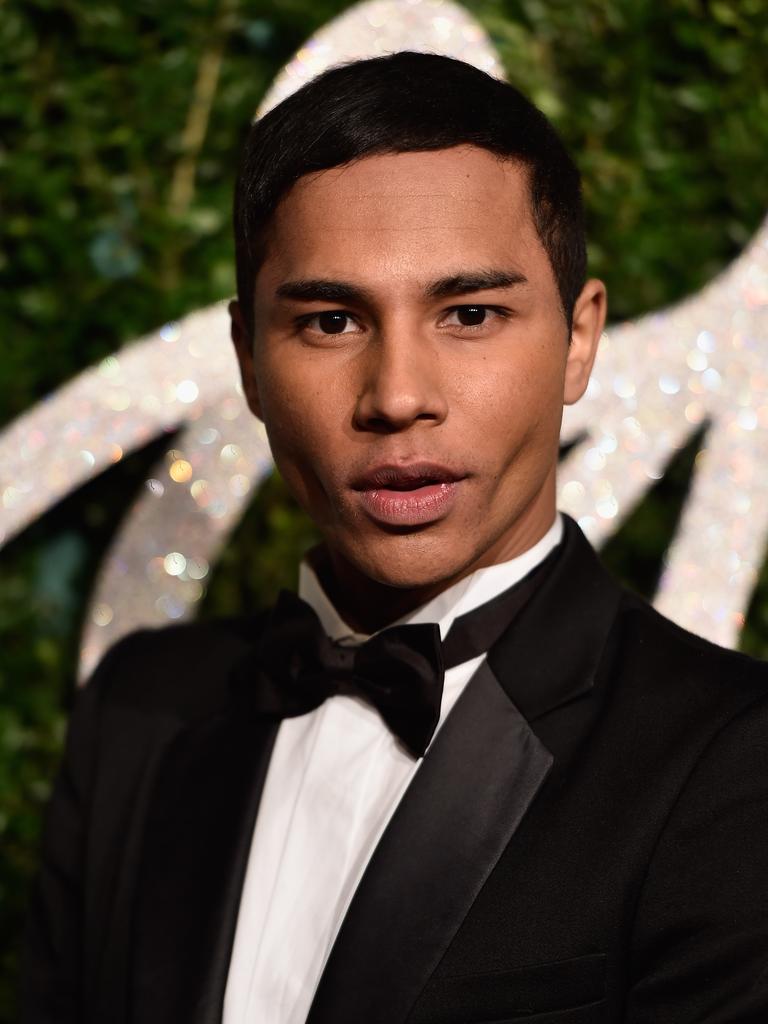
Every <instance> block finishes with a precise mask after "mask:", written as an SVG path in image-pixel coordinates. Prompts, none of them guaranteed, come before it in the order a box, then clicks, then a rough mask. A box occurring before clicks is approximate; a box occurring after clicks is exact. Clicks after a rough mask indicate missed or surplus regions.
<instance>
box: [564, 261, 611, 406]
mask: <svg viewBox="0 0 768 1024" xmlns="http://www.w3.org/2000/svg"><path fill="white" fill-rule="evenodd" d="M606 312H607V296H606V291H605V285H604V284H603V282H602V281H598V280H597V279H595V278H591V279H590V280H589V281H587V283H586V284H585V285H584V287H583V288H582V290H581V293H580V295H579V297H578V299H577V300H576V304H575V306H574V308H573V327H572V329H571V341H570V345H569V348H568V358H567V361H566V365H565V383H564V388H563V403H564V404H565V405H573V404H574V403H575V402H578V400H579V399H580V398H581V396H582V395H583V394H584V392H585V391H586V389H587V384H588V383H589V375H590V374H591V372H592V366H593V364H594V361H595V356H596V355H597V346H598V344H599V342H600V336H601V335H602V333H603V328H604V327H605V317H606Z"/></svg>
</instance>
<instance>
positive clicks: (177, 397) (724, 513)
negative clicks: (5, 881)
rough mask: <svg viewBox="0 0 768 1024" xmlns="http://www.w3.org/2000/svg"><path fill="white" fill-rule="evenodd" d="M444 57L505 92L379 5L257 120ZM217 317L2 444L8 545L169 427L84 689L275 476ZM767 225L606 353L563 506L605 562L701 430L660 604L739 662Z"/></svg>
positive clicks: (115, 553) (445, 23)
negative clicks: (317, 87) (321, 89)
mask: <svg viewBox="0 0 768 1024" xmlns="http://www.w3.org/2000/svg"><path fill="white" fill-rule="evenodd" d="M404 47H407V48H408V49H421V50H430V51H435V52H441V53H446V54H450V55H452V56H456V57H459V58H461V59H463V60H467V61H469V62H471V63H473V64H475V65H477V66H478V67H481V68H483V69H484V70H486V71H489V72H490V73H491V74H495V75H498V76H499V77H501V75H502V69H501V66H500V64H499V61H498V58H497V56H496V55H495V53H494V51H493V48H492V46H491V44H490V42H489V40H488V39H487V37H486V36H485V34H484V32H483V30H482V29H481V28H480V27H479V25H477V24H476V23H475V22H474V21H473V20H472V19H471V18H470V17H469V15H468V14H467V13H466V12H465V11H464V10H463V9H462V8H461V7H459V6H457V5H455V4H452V3H448V2H447V0H374V2H369V3H363V4H358V5H356V6H355V7H352V8H351V9H349V10H348V11H346V12H345V13H344V14H343V15H342V16H340V17H339V18H336V19H335V20H334V21H332V22H330V23H329V24H328V25H327V26H325V27H324V28H323V29H321V30H320V31H319V32H318V33H317V34H316V35H315V36H314V37H313V38H312V39H310V40H309V42H308V43H307V44H306V45H305V46H303V47H302V48H301V49H300V50H299V51H298V53H297V54H296V55H295V57H294V58H293V60H291V62H290V63H289V64H288V65H287V66H286V67H285V69H284V70H283V71H282V73H281V74H280V75H279V76H278V78H277V79H276V81H275V82H274V84H273V86H272V89H271V90H270V92H269V94H268V95H267V97H266V99H265V100H264V103H263V104H262V106H261V108H260V110H259V114H261V113H263V112H264V111H266V110H267V109H269V108H270V107H271V106H274V105H275V104H276V103H278V102H279V101H280V100H281V99H283V98H284V97H285V96H287V95H288V94H289V93H291V92H292V91H293V90H295V89H296V88H298V87H299V86H300V85H302V84H303V83H304V82H306V81H307V80H309V79H310V78H312V77H313V76H314V75H316V74H318V73H319V72H320V71H322V70H324V69H325V68H326V67H329V66H330V65H333V64H335V63H338V62H340V61H342V60H346V59H352V58H355V57H364V56H375V55H377V54H382V53H387V52H391V51H393V50H398V49H402V48H404ZM227 334H228V325H227V318H226V311H225V306H224V304H221V305H217V306H214V307H212V308H210V309H206V310H202V311H199V312H196V313H192V314H190V315H189V316H187V317H185V318H184V319H183V320H182V321H179V322H178V323H172V324H166V325H165V326H163V327H161V328H160V330H159V331H157V332H156V333H155V334H152V335H150V336H148V337H146V338H143V339H141V340H139V341H136V342H134V343H133V344H132V345H129V346H127V347H126V348H125V349H123V350H121V351H120V353H119V354H117V355H115V356H111V357H109V358H108V359H106V360H104V361H103V362H102V363H101V364H100V365H98V366H96V367H93V368H91V369H89V370H87V371H86V372H84V373H83V374H81V375H80V376H79V377H77V378H76V379H75V380H74V381H72V382H71V383H69V384H68V385H66V386H65V387H63V388H61V389H60V390H59V391H58V392H57V393H56V394H55V395H53V396H52V397H51V398H49V399H47V400H46V401H44V402H43V403H41V404H40V405H39V406H37V407H36V408H34V409H33V410H31V411H30V412H29V413H28V414H26V415H25V416H23V417H21V418H20V419H19V420H17V421H16V422H15V423H14V424H12V425H11V426H10V427H9V428H8V429H7V430H6V431H5V432H4V433H3V434H2V435H0V460H1V465H2V478H1V479H0V500H1V505H2V516H3V518H2V522H1V523H0V544H2V543H4V542H5V541H7V540H8V539H10V538H11V537H12V536H14V535H15V534H16V533H17V532H18V531H19V530H21V529H23V527H24V526H26V525H27V524H28V523H30V522H31V521H33V520H34V519H35V518H36V517H38V516H40V515H41V514H43V513H44V512H45V511H46V509H48V508H49V507H50V506H52V505H53V504H54V503H55V502H56V501H58V500H59V499H60V498H61V497H62V496H64V495H65V494H67V493H68V492H69V491H71V490H72V489H74V488H75V487H77V486H79V485H80V484H81V483H83V482H84V481H85V480H87V479H89V478H90V477H92V476H94V475H96V474H98V473H100V472H101V471H102V470H103V469H104V468H105V467H107V466H108V465H109V464H110V463H112V462H115V461H118V460H119V459H121V458H122V457H123V456H124V455H125V454H127V453H128V452H130V451H132V450H134V449H136V448H138V447H141V446H142V445H144V444H146V443H147V442H148V441H149V440H151V439H152V438H153V437H156V436H158V435H159V434H161V433H162V432H163V431H171V430H174V429H176V428H179V427H181V430H180V432H179V433H178V434H177V436H176V439H175V440H174V445H175V447H174V448H173V449H172V450H169V451H168V452H167V454H166V456H165V458H164V459H163V460H162V461H161V463H160V464H158V465H157V466H155V467H154V469H153V471H152V475H151V477H150V479H148V480H147V481H146V485H145V488H144V489H143V491H142V493H141V495H140V496H139V498H138V499H137V500H136V502H135V503H134V505H133V507H132V509H131V510H130V512H129V514H128V515H127V516H126V517H125V519H124V521H123V523H122V525H121V527H120V530H119V531H118V534H117V536H116V537H115V539H114V541H113V543H112V546H111V549H110V551H109V553H108V555H107V558H106V559H105V562H104V565H103V566H102V569H101V572H100V575H99V578H98V580H97V584H96V587H95V592H94V597H93V600H92V603H91V607H90V609H89V614H88V617H87V624H86V627H85V629H84V634H83V643H82V657H81V674H82V675H85V674H87V673H88V672H89V671H90V669H91V668H92V667H93V665H94V664H95V662H96V661H97V660H98V658H99V657H100V655H101V654H102V652H103V651H104V649H105V648H106V647H107V646H108V645H109V644H111V643H112V642H114V641H115V640H116V639H117V638H118V637H120V636H122V635H124V634H125V633H126V632H129V631H130V630H132V629H135V628H136V627H137V626H142V625H158V624H163V623H167V622H168V621H169V620H174V619H182V618H185V617H188V616H190V615H192V614H193V613H194V609H195V605H196V602H198V601H199V599H200V597H201V596H202V594H203V589H204V586H205V579H206V576H207V575H208V572H209V568H210V564H211V562H212V561H213V560H214V559H215V557H216V555H217V553H218V551H219V549H220V547H221V545H222V544H223V543H224V541H225V540H226V537H227V535H228V534H229V532H230V531H231V529H232V528H233V526H234V524H235V523H236V522H237V520H238V518H239V516H240V514H241V513H242V511H243V508H244V506H245V504H246V503H247V502H248V501H249V499H250V497H251V495H252V493H253V491H254V488H256V487H257V486H258V484H259V482H260V481H261V480H262V479H263V477H264V476H265V474H267V473H268V472H269V471H270V468H271V465H272V462H271V458H270V454H269V448H268V445H267V442H266V438H265V435H264V432H263V429H262V428H261V426H260V425H259V424H258V423H257V422H256V421H255V420H254V419H253V417H252V416H251V415H250V413H249V412H248V410H247V408H246V406H245V403H244V400H243V397H242V393H241V391H240V389H239V386H238V385H237V383H236V381H237V370H236V365H235V360H234V356H233V355H232V354H231V352H230V347H229V345H228V342H227ZM767 338H768V224H766V225H764V226H763V228H762V229H761V230H760V231H759V232H758V234H757V236H756V237H755V239H754V240H753V242H752V244H751V245H750V246H749V247H748V249H747V250H746V251H745V252H744V254H743V255H742V256H741V257H740V259H738V260H737V261H736V262H735V263H734V264H733V265H732V266H731V267H730V268H729V269H728V270H727V271H726V272H725V273H724V274H723V275H722V276H721V277H719V278H718V279H717V280H715V281H714V282H713V283H712V284H711V285H709V286H708V287H707V288H706V289H704V290H703V291H702V292H701V293H700V294H698V295H696V296H694V297H693V298H691V299H689V300H687V301H686V302H683V303H681V304H679V305H678V306H676V307H673V308H672V309H670V310H667V311H663V312H660V313H655V314H653V315H651V316H647V317H644V318H642V319H640V320H638V321H637V322H634V323H628V324H622V325H620V326H618V327H615V328H613V329H612V330H611V331H610V337H609V336H605V337H604V338H603V341H602V345H601V351H600V354H599V356H598V361H597V365H596V369H595V372H594V375H593V379H592V382H591V384H590V388H589V391H588V393H587V396H586V397H585V399H584V400H583V401H582V402H581V403H579V405H577V406H575V407H573V408H571V409H568V410H567V411H566V416H565V420H564V424H563V440H564V441H572V440H574V439H576V438H579V437H580V436H581V435H584V440H582V441H580V443H579V444H577V445H575V447H574V448H573V449H572V451H571V452H570V453H569V456H568V458H567V459H566V461H565V462H564V464H563V466H562V467H561V474H560V496H559V500H560V507H561V508H563V509H565V510H566V511H568V512H570V513H571V514H572V515H574V516H575V517H576V518H577V519H578V520H579V522H580V523H581V525H582V527H583V528H584V530H585V531H586V533H587V535H588V536H589V537H590V538H591V540H592V541H593V542H594V543H595V544H596V545H598V546H599V545H600V544H601V543H602V542H603V541H604V540H605V539H606V538H607V537H608V536H609V535H610V534H611V533H612V532H613V531H614V530H615V529H616V528H617V527H618V525H619V524H620V523H621V522H622V520H623V519H624V517H625V516H626V515H627V513H628V512H629V511H630V510H631V509H632V507H633V506H634V505H635V504H636V503H637V501H639V500H640V498H642V496H643V494H644V492H645V491H646V490H647V489H648V487H649V486H651V484H652V483H653V482H654V481H655V480H657V479H659V478H660V477H661V476H662V475H663V473H664V468H665V465H666V464H667V463H668V461H669V460H670V458H671V457H672V456H673V455H674V453H675V452H676V451H677V450H678V449H679V448H680V447H681V446H682V445H683V444H684V443H685V442H686V440H687V439H688V437H689V436H690V434H691V432H692V431H694V430H695V429H698V428H699V427H700V426H701V425H702V424H707V425H708V429H707V434H706V440H705V447H704V448H703V450H702V451H701V453H700V454H699V456H698V458H697V462H696V471H695V476H694V481H693V487H692V490H691V493H690V495H689V498H688V502H687V505H686V508H685V510H684V513H683V516H682V521H681V524H680V527H679V530H678V533H677V536H676V537H675V539H674V541H673V544H672V546H671V548H670V550H669V552H668V553H667V557H666V568H665V571H664V573H663V576H662V580H661V584H660V588H659V592H658V595H657V599H656V604H657V605H658V606H659V607H660V608H661V610H662V611H663V612H664V613H665V614H667V615H669V616H670V617H671V618H673V619H675V620H676V621H678V622H680V623H681V624H682V625H685V626H687V627H688V628H690V629H692V630H694V631H695V632H697V633H699V634H701V635H703V636H707V637H709V638H710V639H713V640H715V641H717V642H719V643H722V644H725V645H733V644H735V643H736V641H737V639H738V634H739V630H740V628H741V626H742V625H743V621H744V610H745V608H746V607H747V604H748V601H749V597H750V594H751V591H752V589H753V586H754V583H755V579H756V576H757V572H758V569H759V567H760V565H761V562H762V558H763V556H764V551H765V545H766V531H767V530H768V473H765V472H763V473H762V474H761V466H763V467H764V466H766V465H768V350H767V349H766V339H767Z"/></svg>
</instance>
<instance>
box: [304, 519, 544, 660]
mask: <svg viewBox="0 0 768 1024" xmlns="http://www.w3.org/2000/svg"><path fill="white" fill-rule="evenodd" d="M562 536H563V520H562V517H561V516H560V513H557V514H556V515H555V521H554V522H553V524H552V526H551V527H550V528H549V530H547V532H546V533H545V534H544V536H543V537H542V538H541V540H539V541H537V543H536V544H534V545H533V547H531V548H528V550H527V551H524V552H523V553H522V554H521V555H518V556H517V557H516V558H511V559H509V561H507V562H499V563H498V564H496V565H489V566H486V567H485V568H484V569H477V570H476V571H475V572H473V573H471V574H470V575H469V576H466V577H465V578H464V579H462V580H459V582H458V583H454V584H453V586H451V587H448V588H447V590H444V591H443V592H442V593H441V594H438V595H437V596H436V597H433V598H432V599H431V600H430V601H427V602H426V604H423V605H422V606H421V607H420V608H416V609H414V611H412V612H409V613H408V614H407V615H404V616H403V617H402V618H401V619H398V620H397V622H393V623H390V625H393V626H394V625H398V626H399V625H407V624H410V623H421V622H436V623H437V624H438V625H439V627H440V636H441V637H442V638H443V639H445V637H446V635H447V633H448V630H449V629H450V628H451V626H452V624H453V620H454V619H455V618H457V617H458V616H459V615H464V614H465V613H466V612H469V611H472V609H473V608H477V607H478V606H479V605H481V604H485V602H486V601H490V600H491V599H492V598H494V597H496V595H497V594H501V593H502V592H503V591H504V590H508V589H509V588H510V587H512V586H514V585H515V583H518V582H519V581H520V580H521V579H523V577H524V576H527V575H528V573H529V572H531V570H532V569H535V568H536V566H537V565H539V564H540V563H541V562H543V561H544V559H545V558H546V557H547V555H548V554H549V553H550V551H552V549H553V548H555V547H557V545H558V544H559V543H560V541H561V540H562ZM299 597H301V598H302V599H303V600H304V601H306V602H307V604H309V605H311V607H312V608H313V609H314V610H315V613H316V614H317V617H318V618H319V619H320V622H321V623H322V626H323V629H324V630H325V633H326V635H327V636H329V637H330V638H331V640H336V641H337V642H339V643H343V644H360V643H364V642H365V641H366V640H367V639H368V636H367V634H364V633H355V632H354V630H353V629H352V628H351V627H350V626H349V625H348V624H347V623H346V622H345V621H344V620H343V619H342V617H341V616H340V615H339V613H338V612H337V611H336V609H335V607H334V606H333V604H332V603H331V600H330V598H329V597H328V595H327V594H326V592H325V591H324V590H323V588H322V586H321V584H320V581H319V580H318V578H317V575H316V574H315V572H314V570H313V569H312V567H311V566H310V565H309V564H308V563H307V562H306V561H304V562H302V563H301V566H300V567H299Z"/></svg>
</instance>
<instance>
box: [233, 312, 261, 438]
mask: <svg viewBox="0 0 768 1024" xmlns="http://www.w3.org/2000/svg"><path fill="white" fill-rule="evenodd" d="M228 309H229V319H230V332H229V333H230V337H231V338H232V342H233V344H234V346H235V355H236V356H237V363H238V366H239V367H240V380H241V381H242V385H243V392H244V394H245V400H246V401H247V403H248V408H249V409H250V410H251V412H252V413H253V414H254V416H258V418H259V419H261V418H262V416H261V402H260V400H259V389H258V387H257V386H256V369H255V366H254V362H253V340H252V338H251V335H250V333H249V331H248V328H247V327H246V324H245V318H244V317H243V311H242V309H241V307H240V303H239V302H238V301H237V300H236V299H233V300H232V302H230V304H229V306H228Z"/></svg>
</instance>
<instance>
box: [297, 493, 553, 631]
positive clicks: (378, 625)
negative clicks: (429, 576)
mask: <svg viewBox="0 0 768 1024" xmlns="http://www.w3.org/2000/svg"><path fill="white" fill-rule="evenodd" d="M553 518H554V511H553V512H552V517H551V519H550V521H549V522H548V523H547V524H546V525H544V526H540V527H539V529H538V530H537V531H536V533H535V534H534V535H532V536H529V537H526V538H525V540H522V538H520V539H519V543H518V545H517V546H515V547H514V548H513V549H512V548H510V547H506V546H504V547H502V548H501V549H497V550H495V551H489V552H488V553H487V557H485V558H479V559H476V560H473V561H472V562H471V563H470V564H469V565H467V566H464V567H462V568H461V569H460V570H459V571H457V572H456V573H454V574H453V575H452V576H450V577H447V578H445V579H440V580H437V581H434V582H431V583H427V584H424V586H418V587H393V586H389V585H388V584H386V583H380V582H378V581H377V580H374V579H372V578H371V577H370V576H366V575H365V574H364V573H362V572H361V571H360V570H359V569H357V568H356V567H355V566H354V565H352V564H351V563H350V562H348V561H347V560H346V559H345V558H344V556H343V555H342V554H341V553H340V552H338V551H335V550H333V549H331V548H328V547H327V546H326V545H324V544H321V545H319V546H318V547H317V548H314V549H313V550H312V551H311V552H309V555H308V558H309V561H310V564H311V565H312V568H313V569H314V571H315V573H316V574H317V576H318V578H319V580H320V583H321V584H322V587H323V589H324V590H325V592H326V594H327V595H328V597H329V598H330V600H331V602H332V604H333V605H334V607H335V608H336V611H337V612H338V613H339V615H340V616H341V617H342V619H343V620H344V621H345V622H346V623H347V624H348V625H349V626H350V627H351V628H352V629H353V630H354V631H355V632H357V633H365V634H371V633H375V632H376V631H377V630H380V629H383V628H385V627H386V626H388V625H390V624H391V623H392V622H395V621H396V620H397V619H400V618H402V617H403V616H404V615H407V614H408V613H409V612H412V611H414V610H415V609H416V608H420V607H422V606H423V605H425V604H426V603H427V602H428V601H431V600H432V599H433V598H435V597H437V596H438V594H442V593H443V591H445V590H447V589H448V588H449V587H452V586H453V585H454V584H455V583H458V582H459V581H460V580H462V579H464V578H466V577H467V576H469V575H471V574H472V573H474V572H476V571H477V570H478V569H483V568H487V567H488V566H491V565H496V564H498V563H500V562H506V561H509V560H510V559H513V558H515V557H517V556H519V555H522V554H523V553H524V552H525V551H528V550H530V548H532V547H533V546H534V545H535V544H537V543H538V541H540V540H541V539H542V537H543V536H544V535H545V534H546V533H547V531H548V530H549V529H550V527H551V525H552V519H553Z"/></svg>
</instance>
